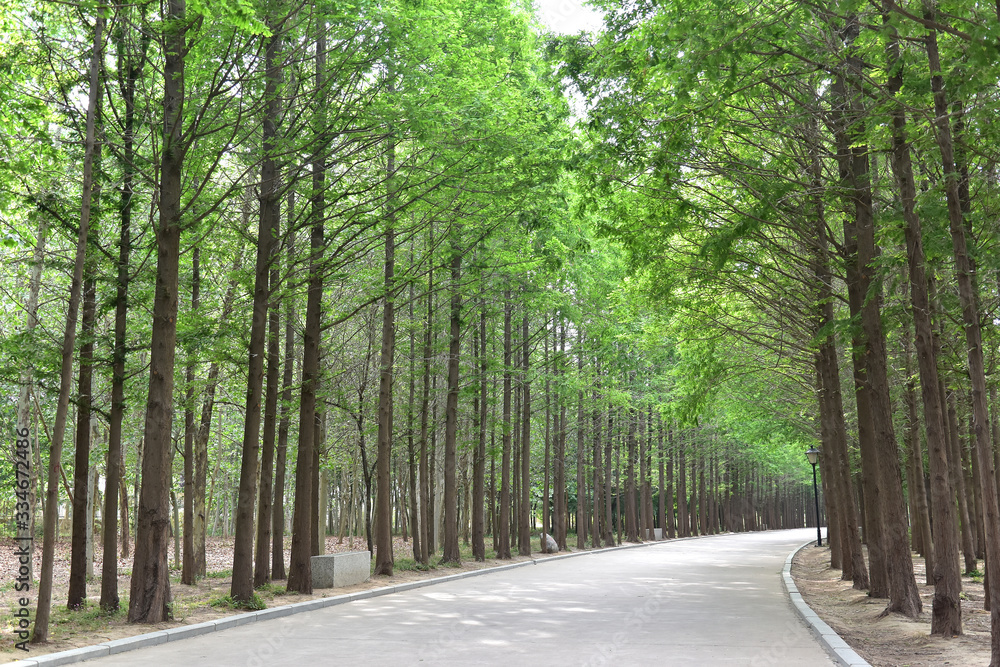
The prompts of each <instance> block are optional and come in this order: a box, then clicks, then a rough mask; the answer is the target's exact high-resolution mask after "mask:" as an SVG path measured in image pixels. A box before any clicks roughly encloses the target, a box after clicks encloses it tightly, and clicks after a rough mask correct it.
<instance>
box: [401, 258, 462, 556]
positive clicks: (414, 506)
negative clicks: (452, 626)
mask: <svg viewBox="0 0 1000 667" xmlns="http://www.w3.org/2000/svg"><path fill="white" fill-rule="evenodd" d="M413 263H414V261H413V247H412V246H411V247H410V264H411V265H412V264H413ZM415 291H416V290H415V288H414V284H413V283H412V282H411V283H410V294H409V302H410V303H409V306H410V391H409V395H408V397H407V402H406V452H407V464H408V466H409V475H408V478H409V483H410V524H411V533H412V535H413V544H412V547H413V560H414V561H416V562H418V563H419V562H420V548H421V546H420V545H421V542H423V539H422V537H421V535H422V534H421V528H420V502H419V501H420V494H419V492H418V491H417V479H418V477H417V466H418V456H419V455H418V454H417V449H416V442H415V438H414V426H413V416H414V413H415V410H416V397H417V335H416V317H415V316H414V304H415V303H416V296H415ZM474 347H475V349H476V352H477V353H478V351H479V348H478V347H477V346H475V345H474ZM477 560H479V559H477Z"/></svg>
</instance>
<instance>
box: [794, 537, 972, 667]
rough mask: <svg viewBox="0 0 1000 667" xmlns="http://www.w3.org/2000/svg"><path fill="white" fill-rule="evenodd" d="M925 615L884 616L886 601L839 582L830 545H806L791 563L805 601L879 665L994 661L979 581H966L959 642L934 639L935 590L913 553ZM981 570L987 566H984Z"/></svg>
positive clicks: (933, 666)
mask: <svg viewBox="0 0 1000 667" xmlns="http://www.w3.org/2000/svg"><path fill="white" fill-rule="evenodd" d="M913 566H914V570H915V571H916V575H917V583H918V584H919V585H920V586H919V588H920V598H921V600H922V601H923V607H924V611H923V613H921V615H920V617H919V618H917V619H910V618H906V617H905V616H902V615H900V614H890V615H888V616H885V617H880V614H881V613H882V611H883V610H884V609H885V606H886V601H885V600H877V599H874V598H869V597H868V596H867V594H865V592H864V591H856V590H854V589H853V588H851V582H849V581H841V580H840V571H839V570H832V569H830V549H829V547H822V548H820V547H817V546H815V545H812V546H809V547H806V548H805V549H803V550H802V551H800V552H799V553H798V555H797V556H796V557H795V560H794V561H793V562H792V577H793V578H794V579H795V585H796V586H798V588H799V591H800V592H801V593H802V597H803V598H804V599H805V601H806V602H807V603H808V604H809V606H810V607H812V608H813V609H814V610H815V611H816V613H817V614H818V615H819V616H820V618H822V619H823V620H824V621H826V623H827V624H828V625H829V626H830V627H832V628H833V629H834V630H836V631H837V632H838V633H839V634H840V636H841V637H843V638H844V640H845V641H846V642H847V643H848V644H850V645H851V648H853V649H854V650H855V651H857V652H858V654H860V655H861V657H863V658H864V659H865V660H867V661H868V662H870V663H871V664H872V665H874V666H875V667H941V666H942V665H954V666H955V667H975V666H976V665H989V663H990V614H989V612H987V611H983V584H982V580H981V579H980V578H978V577H977V578H976V579H975V580H974V579H973V578H971V577H962V591H963V594H962V626H963V628H964V631H965V634H964V635H962V636H961V637H956V638H954V639H942V638H940V637H931V636H930V632H931V599H932V597H933V594H934V587H933V586H927V585H926V584H925V582H926V578H925V571H926V570H925V568H924V560H923V559H922V558H920V557H919V556H917V555H916V554H914V556H913ZM980 567H982V562H980Z"/></svg>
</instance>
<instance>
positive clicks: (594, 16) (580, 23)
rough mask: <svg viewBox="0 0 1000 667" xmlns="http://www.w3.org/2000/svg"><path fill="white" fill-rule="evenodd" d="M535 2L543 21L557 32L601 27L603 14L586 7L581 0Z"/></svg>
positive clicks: (572, 32)
mask: <svg viewBox="0 0 1000 667" xmlns="http://www.w3.org/2000/svg"><path fill="white" fill-rule="evenodd" d="M535 4H536V6H537V7H538V17H539V18H540V19H541V21H542V23H544V24H545V25H547V26H548V27H549V28H551V29H552V30H553V31H555V32H557V33H562V34H575V33H578V32H580V31H581V30H588V31H592V30H598V29H599V28H600V27H601V15H600V14H599V13H598V12H596V11H594V10H593V9H591V8H590V7H584V6H583V3H582V1H581V0H535Z"/></svg>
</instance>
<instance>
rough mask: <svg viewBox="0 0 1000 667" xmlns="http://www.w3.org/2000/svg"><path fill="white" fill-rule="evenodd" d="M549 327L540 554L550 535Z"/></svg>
mask: <svg viewBox="0 0 1000 667" xmlns="http://www.w3.org/2000/svg"><path fill="white" fill-rule="evenodd" d="M548 329H549V327H548V326H547V325H546V327H545V333H544V335H543V336H542V345H543V347H544V352H543V354H544V355H545V356H544V358H543V360H542V363H543V364H544V365H545V458H544V461H543V463H542V469H543V474H544V475H545V480H544V481H543V483H542V484H543V487H542V536H541V540H540V542H541V547H542V553H543V554H547V553H549V545H548V540H547V539H545V538H546V536H547V535H550V534H551V533H552V524H551V520H550V519H551V517H552V513H551V503H550V488H549V473H550V471H551V470H552V466H551V449H552V381H551V379H550V378H551V377H552V366H551V365H550V364H549V361H550V359H549V331H548Z"/></svg>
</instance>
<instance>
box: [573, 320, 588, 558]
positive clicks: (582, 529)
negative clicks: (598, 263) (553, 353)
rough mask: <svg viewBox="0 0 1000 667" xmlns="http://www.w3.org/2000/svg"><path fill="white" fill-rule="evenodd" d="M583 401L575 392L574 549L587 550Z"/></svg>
mask: <svg viewBox="0 0 1000 667" xmlns="http://www.w3.org/2000/svg"><path fill="white" fill-rule="evenodd" d="M575 352H576V362H577V364H576V372H577V377H578V379H581V380H582V378H583V330H582V329H579V328H578V329H577V337H576V350H575ZM583 400H584V394H583V389H580V390H579V391H578V392H577V397H576V548H577V549H586V548H587V530H586V525H587V515H586V511H585V510H586V498H587V488H586V487H587V484H586V475H585V471H584V460H583V455H584V451H585V447H584V435H585V434H584V430H583V424H584V419H583V415H584V411H583Z"/></svg>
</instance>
